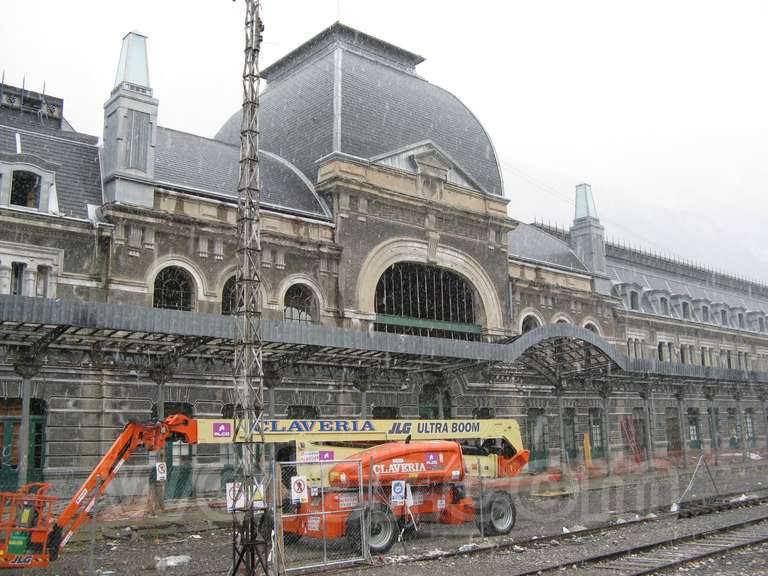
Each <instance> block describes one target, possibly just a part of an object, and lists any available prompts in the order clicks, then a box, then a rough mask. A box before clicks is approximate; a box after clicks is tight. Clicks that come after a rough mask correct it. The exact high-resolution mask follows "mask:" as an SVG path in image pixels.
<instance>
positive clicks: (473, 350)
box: [0, 295, 768, 383]
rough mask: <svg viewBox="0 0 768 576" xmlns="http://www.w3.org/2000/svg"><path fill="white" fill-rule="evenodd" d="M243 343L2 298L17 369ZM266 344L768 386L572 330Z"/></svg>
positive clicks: (413, 368) (109, 311)
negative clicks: (492, 338) (642, 356)
mask: <svg viewBox="0 0 768 576" xmlns="http://www.w3.org/2000/svg"><path fill="white" fill-rule="evenodd" d="M233 337H234V327H233V325H232V319H231V317H229V316H222V315H219V314H204V313H197V312H181V311H176V310H163V309H157V308H147V307H143V306H128V305H118V304H104V303H97V302H81V301H76V300H50V299H44V298H29V297H21V296H7V295H3V296H0V357H2V358H5V359H6V361H7V362H8V363H10V364H17V362H19V361H31V360H27V359H28V358H29V357H28V355H27V352H25V351H26V350H31V349H35V350H36V356H35V358H34V361H35V362H37V363H43V355H44V354H46V353H47V358H45V364H46V365H48V366H72V367H77V366H86V365H92V366H95V367H108V368H113V369H116V370H119V369H122V368H124V369H126V370H137V369H138V370H141V369H145V370H150V369H161V368H163V367H168V368H172V366H173V364H174V363H175V362H176V361H178V360H180V359H182V358H184V359H187V360H190V361H192V362H193V363H194V362H198V363H200V365H201V366H206V365H216V364H217V363H221V365H222V367H223V366H225V363H228V362H231V358H232V353H233ZM263 340H264V361H265V363H271V362H284V361H298V362H303V363H310V364H312V363H314V364H320V365H328V366H333V367H339V368H376V369H380V370H396V371H408V372H436V373H445V374H448V373H452V372H455V371H462V372H464V371H469V370H472V369H474V368H482V367H484V366H489V365H494V366H496V367H497V368H499V369H507V370H509V371H511V372H513V373H515V374H519V375H521V376H530V377H539V378H544V379H546V380H547V381H548V382H554V381H555V380H556V379H557V378H568V377H570V376H573V375H574V374H577V373H584V372H585V371H600V372H603V373H605V372H607V371H608V369H609V367H610V370H611V373H612V374H613V375H618V374H620V373H624V374H628V375H632V374H634V375H637V376H641V377H645V376H649V375H653V376H655V377H659V378H670V379H673V378H682V379H686V380H709V381H730V382H755V383H768V374H765V373H758V372H745V371H740V370H727V369H722V368H713V367H703V366H692V365H681V364H671V363H669V362H655V361H652V360H637V359H628V358H627V357H626V356H625V355H623V354H620V353H618V352H617V351H616V349H615V348H614V347H613V346H612V345H611V344H609V343H608V342H606V341H605V340H604V339H603V338H601V337H600V336H599V335H598V334H595V333H594V332H590V331H589V330H586V329H583V328H579V327H576V326H572V325H569V324H552V325H548V326H543V327H541V328H537V329H535V330H532V331H530V332H528V333H526V334H523V335H521V336H518V337H516V338H514V339H511V340H510V341H507V342H503V343H486V342H471V341H461V340H450V339H444V338H427V337H420V336H408V335H401V334H388V333H383V332H367V331H362V330H350V329H343V328H336V327H330V326H321V325H317V324H307V323H303V322H285V321H267V320H265V321H264V322H263ZM40 344H45V346H41V345H40ZM32 347H35V348H32ZM3 349H4V350H3ZM46 350H47V352H46Z"/></svg>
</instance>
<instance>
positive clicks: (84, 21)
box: [0, 0, 768, 282]
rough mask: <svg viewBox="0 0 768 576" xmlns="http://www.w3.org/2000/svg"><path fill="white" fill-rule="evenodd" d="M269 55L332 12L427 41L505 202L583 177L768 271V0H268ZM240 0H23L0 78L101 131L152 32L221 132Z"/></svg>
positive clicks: (14, 15) (555, 195)
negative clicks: (499, 176) (129, 43)
mask: <svg viewBox="0 0 768 576" xmlns="http://www.w3.org/2000/svg"><path fill="white" fill-rule="evenodd" d="M263 5H264V10H263V16H264V21H265V25H266V31H265V44H264V46H263V52H262V56H263V59H262V61H263V64H264V65H266V64H269V63H270V62H272V61H274V60H275V59H277V58H279V57H280V56H282V55H284V54H285V53H286V52H288V51H289V50H291V49H292V48H294V47H296V46H298V45H299V44H301V43H302V42H303V41H305V40H307V39H309V38H310V37H311V36H313V35H314V34H316V33H317V32H319V31H320V30H322V29H323V28H325V27H327V26H328V25H330V24H331V23H332V22H334V21H335V20H336V19H337V17H338V14H339V13H340V15H341V21H342V22H344V23H345V24H348V25H350V26H353V27H355V28H358V29H359V30H362V31H363V32H366V33H368V34H372V35H374V36H377V37H379V38H381V39H384V40H387V41H389V42H391V43H393V44H396V45H398V46H401V47H403V48H406V49H408V50H411V51H413V52H416V53H419V54H421V55H422V56H424V57H425V58H426V62H424V63H423V64H421V65H420V66H419V67H418V68H417V71H418V72H419V74H420V75H421V76H422V77H424V78H426V79H427V80H429V81H430V82H432V83H435V84H437V85H439V86H442V87H444V88H446V89H448V90H450V91H452V92H453V93H454V94H456V95H457V96H458V97H459V98H461V99H462V100H463V101H464V102H465V103H466V104H467V105H468V106H469V107H470V108H471V109H472V110H473V112H474V113H475V114H476V115H477V116H478V118H479V119H480V121H481V122H482V123H483V124H484V126H485V128H486V129H487V130H488V132H489V133H490V135H491V138H492V139H493V141H494V144H495V147H496V151H497V154H498V155H499V158H500V161H501V164H502V167H503V171H504V179H505V189H506V195H507V197H508V198H509V199H510V209H509V213H510V215H511V216H513V217H515V218H517V219H520V220H523V221H531V220H533V219H534V218H538V219H543V220H545V221H547V220H548V221H551V222H552V223H555V222H556V223H559V224H561V225H564V224H568V223H569V222H570V221H571V219H572V218H573V189H574V187H575V185H576V184H577V183H579V182H582V181H586V182H589V183H590V184H592V187H593V190H594V194H595V200H596V203H597V209H598V212H599V215H600V217H601V220H602V221H603V223H604V224H605V227H606V233H607V235H608V237H609V238H612V239H617V240H620V241H624V242H626V243H631V244H633V245H637V246H641V247H644V248H647V249H652V250H655V251H660V252H664V253H668V254H674V255H677V256H680V257H683V258H686V259H689V260H692V261H696V262H700V263H703V264H705V265H708V266H710V267H714V268H716V269H720V270H724V271H728V272H731V273H735V274H738V275H742V276H748V277H751V278H757V279H760V280H762V281H766V282H768V228H767V227H766V226H765V224H764V222H765V220H766V208H768V200H766V192H767V191H768V115H767V114H766V112H767V110H768V75H766V73H765V58H766V54H768V34H766V30H768V5H766V3H765V2H760V1H754V2H750V1H746V0H740V1H738V2H733V1H727V0H726V1H721V2H709V1H704V0H691V1H673V0H665V1H659V2H654V1H650V0H643V1H636V2H623V1H619V0H606V1H604V2H592V1H586V0H579V1H574V0H562V1H544V0H536V1H530V0H528V1H509V0H504V1H502V0H497V1H485V2H466V1H464V2H460V1H452V0H439V1H438V0H418V1H417V0H407V1H404V0H389V1H388V2H380V1H379V2H375V1H373V0H341V2H337V0H263ZM242 14H243V2H242V1H241V0H238V1H236V2H231V1H229V0H206V1H202V0H185V1H181V0H162V1H160V0H132V1H130V2H117V1H115V0H112V1H110V0H107V1H105V0H101V1H96V0H93V1H85V0H67V1H66V2H62V1H53V0H47V1H42V0H24V1H21V2H8V3H6V5H5V6H4V8H3V20H2V24H0V68H2V69H3V70H4V71H5V81H6V82H7V83H9V84H15V85H21V81H22V77H23V76H26V83H27V87H28V88H31V89H34V90H38V91H39V90H41V89H42V87H43V82H46V85H47V92H48V93H49V94H53V95H55V96H59V97H62V98H64V100H65V105H64V111H65V116H66V117H67V118H68V120H69V121H70V122H71V123H72V124H73V125H74V126H75V128H76V129H78V130H79V131H82V132H87V133H91V134H96V135H99V134H101V128H102V121H103V119H102V106H103V103H104V101H105V100H106V98H107V96H108V94H109V91H110V89H111V88H112V85H113V83H114V75H115V70H116V67H117V61H118V56H119V52H120V41H121V39H122V37H123V35H124V34H125V33H126V32H128V31H130V30H138V31H140V32H142V33H144V34H146V35H147V36H149V64H150V77H151V82H152V87H153V89H154V92H155V96H156V97H157V98H158V99H159V100H160V112H159V115H160V124H161V125H164V126H168V127H171V128H175V129H178V130H183V131H187V132H192V133H196V134H200V135H204V136H213V135H214V134H215V133H216V131H217V130H218V128H219V127H220V126H221V124H222V123H223V122H224V121H225V120H226V119H227V118H228V117H229V116H230V115H231V114H232V112H234V111H235V110H236V109H237V108H238V107H239V105H240V73H241V69H242V60H241V58H242V46H243V38H242Z"/></svg>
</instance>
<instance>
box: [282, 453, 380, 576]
mask: <svg viewBox="0 0 768 576" xmlns="http://www.w3.org/2000/svg"><path fill="white" fill-rule="evenodd" d="M277 470H278V475H277V478H278V480H279V486H277V488H276V490H275V494H274V497H275V499H276V500H277V502H276V510H277V511H278V512H277V514H276V517H277V520H278V522H277V530H276V534H275V536H276V537H275V539H276V542H277V545H278V547H279V551H278V552H279V553H278V555H277V558H278V561H279V562H280V563H281V565H280V566H279V570H280V572H284V573H289V572H295V571H303V570H310V569H312V568H317V567H321V566H330V565H335V564H344V563H351V562H359V561H362V560H365V558H366V557H367V536H368V532H367V530H366V513H367V510H366V506H365V503H366V501H367V497H366V494H365V486H366V482H365V479H364V478H363V467H362V463H361V462H360V460H330V459H324V460H306V461H293V462H279V463H277Z"/></svg>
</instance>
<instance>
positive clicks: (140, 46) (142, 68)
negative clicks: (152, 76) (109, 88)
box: [115, 31, 152, 94]
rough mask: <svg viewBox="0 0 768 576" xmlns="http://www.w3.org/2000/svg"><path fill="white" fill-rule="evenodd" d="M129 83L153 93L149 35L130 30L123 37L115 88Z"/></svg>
mask: <svg viewBox="0 0 768 576" xmlns="http://www.w3.org/2000/svg"><path fill="white" fill-rule="evenodd" d="M123 83H127V84H129V85H131V86H134V87H140V88H142V89H144V90H147V91H148V92H149V93H150V94H151V93H152V87H151V85H150V83H149V63H148V61H147V37H146V36H144V35H143V34H141V33H139V32H135V31H134V32H128V34H126V35H125V36H124V37H123V46H122V48H121V49H120V62H119V64H118V66H117V74H116V75H115V88H117V87H118V86H121V85H122V84H123Z"/></svg>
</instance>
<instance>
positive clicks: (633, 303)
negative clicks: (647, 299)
mask: <svg viewBox="0 0 768 576" xmlns="http://www.w3.org/2000/svg"><path fill="white" fill-rule="evenodd" d="M629 309H630V310H640V296H639V295H638V293H637V292H630V293H629Z"/></svg>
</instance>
